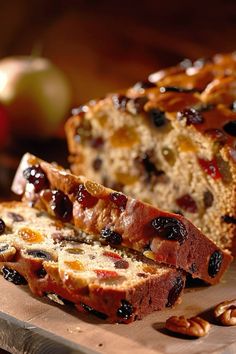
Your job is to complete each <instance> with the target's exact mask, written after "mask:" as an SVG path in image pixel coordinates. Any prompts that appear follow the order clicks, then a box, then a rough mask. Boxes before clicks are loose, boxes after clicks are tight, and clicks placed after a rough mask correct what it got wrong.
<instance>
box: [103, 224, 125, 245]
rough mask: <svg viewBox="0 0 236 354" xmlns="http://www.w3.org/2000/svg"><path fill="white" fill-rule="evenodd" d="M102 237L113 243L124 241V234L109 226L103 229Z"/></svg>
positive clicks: (118, 243) (117, 243)
mask: <svg viewBox="0 0 236 354" xmlns="http://www.w3.org/2000/svg"><path fill="white" fill-rule="evenodd" d="M101 237H102V238H103V239H104V240H105V241H106V242H108V243H109V244H111V245H117V246H118V245H120V244H121V243H122V236H121V235H120V234H119V233H118V232H115V231H112V230H111V229H109V228H105V229H103V230H102V231H101Z"/></svg>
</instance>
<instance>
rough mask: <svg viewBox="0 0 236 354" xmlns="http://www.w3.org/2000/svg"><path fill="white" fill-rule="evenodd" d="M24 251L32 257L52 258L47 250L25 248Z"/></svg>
mask: <svg viewBox="0 0 236 354" xmlns="http://www.w3.org/2000/svg"><path fill="white" fill-rule="evenodd" d="M26 253H27V254H28V255H29V256H32V257H34V258H42V259H47V260H52V258H53V257H52V255H51V254H50V253H49V252H47V251H42V250H32V249H31V250H27V251H26Z"/></svg>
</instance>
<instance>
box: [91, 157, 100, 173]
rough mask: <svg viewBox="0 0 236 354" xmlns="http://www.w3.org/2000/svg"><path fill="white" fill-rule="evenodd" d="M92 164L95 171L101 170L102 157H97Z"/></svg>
mask: <svg viewBox="0 0 236 354" xmlns="http://www.w3.org/2000/svg"><path fill="white" fill-rule="evenodd" d="M92 166H93V169H94V171H100V170H101V167H102V159H100V157H96V159H94V160H93V162H92Z"/></svg>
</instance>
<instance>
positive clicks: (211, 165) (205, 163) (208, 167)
mask: <svg viewBox="0 0 236 354" xmlns="http://www.w3.org/2000/svg"><path fill="white" fill-rule="evenodd" d="M198 162H199V165H200V166H201V168H202V169H203V171H205V172H206V173H207V174H208V175H209V176H211V177H212V178H213V179H215V180H217V179H220V178H222V176H221V173H220V170H219V167H218V165H217V161H216V159H213V160H204V159H200V158H199V159H198Z"/></svg>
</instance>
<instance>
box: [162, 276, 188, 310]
mask: <svg viewBox="0 0 236 354" xmlns="http://www.w3.org/2000/svg"><path fill="white" fill-rule="evenodd" d="M183 287H184V281H183V279H182V278H181V277H177V278H176V280H175V282H174V286H173V287H172V288H171V289H170V292H169V295H168V300H167V304H166V307H172V306H173V305H174V304H175V302H176V300H177V299H178V297H179V295H180V293H181V291H182V289H183Z"/></svg>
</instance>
